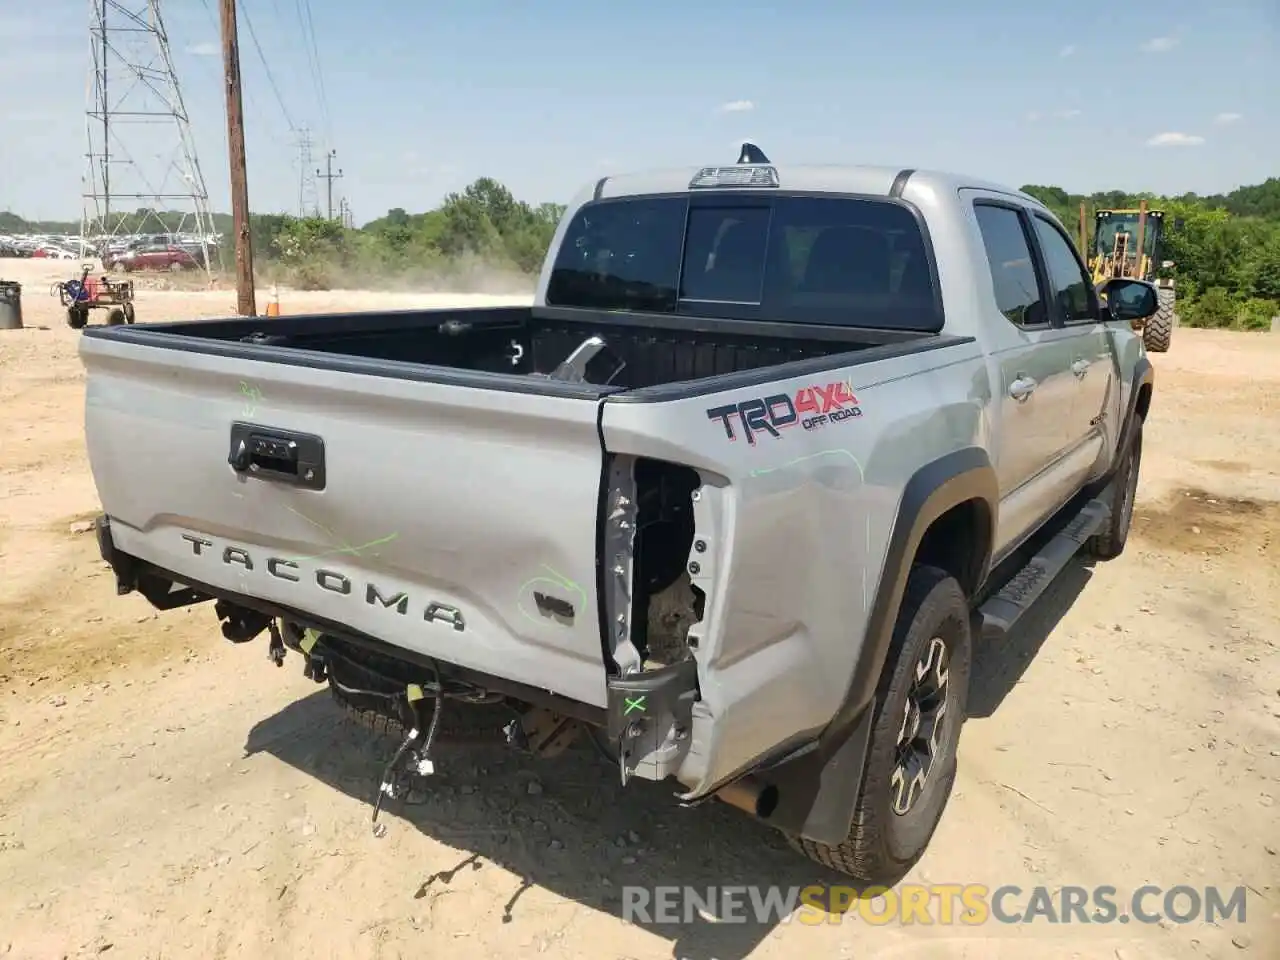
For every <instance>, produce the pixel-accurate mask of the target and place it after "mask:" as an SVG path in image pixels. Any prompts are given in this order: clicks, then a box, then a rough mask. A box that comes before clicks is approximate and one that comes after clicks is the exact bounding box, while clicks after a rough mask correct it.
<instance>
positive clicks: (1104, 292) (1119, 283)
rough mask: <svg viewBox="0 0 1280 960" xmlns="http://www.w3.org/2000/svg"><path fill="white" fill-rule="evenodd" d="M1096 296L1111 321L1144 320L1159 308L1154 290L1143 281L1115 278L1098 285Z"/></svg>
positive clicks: (1158, 301) (1153, 287) (1158, 299)
mask: <svg viewBox="0 0 1280 960" xmlns="http://www.w3.org/2000/svg"><path fill="white" fill-rule="evenodd" d="M1098 296H1099V297H1100V298H1102V300H1103V301H1104V302H1105V303H1106V305H1107V310H1108V311H1110V313H1111V317H1112V319H1113V320H1125V321H1133V320H1145V319H1146V318H1147V317H1150V316H1152V315H1153V314H1154V313H1155V312H1156V310H1158V309H1159V307H1160V298H1159V297H1158V296H1157V295H1156V288H1155V286H1153V285H1152V284H1150V283H1147V282H1146V281H1143V280H1125V279H1121V278H1118V277H1117V278H1115V279H1112V280H1108V281H1107V282H1106V283H1103V284H1101V285H1099V287H1098Z"/></svg>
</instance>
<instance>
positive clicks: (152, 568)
mask: <svg viewBox="0 0 1280 960" xmlns="http://www.w3.org/2000/svg"><path fill="white" fill-rule="evenodd" d="M94 528H95V535H96V538H97V542H98V551H99V553H100V554H101V556H102V559H103V560H104V561H105V562H106V563H107V564H108V565H109V566H110V567H111V570H112V572H113V573H114V574H115V578H116V593H117V594H119V595H124V594H128V593H133V592H135V591H136V592H138V593H141V594H142V595H143V596H144V597H145V598H146V599H147V601H148V602H150V603H151V604H152V606H154V607H156V609H159V610H171V609H174V608H176V607H182V606H190V605H192V604H195V603H202V602H206V601H210V600H222V601H225V602H227V603H231V604H236V605H238V606H240V607H243V608H245V609H248V610H252V611H256V612H258V613H261V614H264V615H266V616H269V617H280V618H284V619H286V620H290V621H293V622H295V623H298V624H300V625H302V626H304V627H310V628H313V629H315V630H317V631H319V632H321V633H327V634H332V635H334V636H337V637H339V638H341V639H342V640H345V641H348V642H350V643H353V644H357V645H359V646H362V647H365V648H367V649H370V650H374V651H376V652H380V653H382V654H384V655H387V656H391V657H395V658H398V659H400V660H404V661H407V662H409V663H416V664H419V665H421V666H422V667H423V668H424V669H434V670H438V671H439V672H440V675H441V676H442V677H451V678H457V679H459V680H464V681H467V682H469V683H472V684H475V685H477V686H481V687H484V688H486V689H488V690H491V691H493V692H496V693H501V694H505V695H507V696H510V697H514V698H517V699H519V700H523V701H525V702H527V703H531V704H534V705H536V706H541V707H545V708H547V709H549V710H553V711H555V712H557V713H559V714H561V715H562V716H569V717H575V718H577V719H579V720H582V721H583V722H585V723H588V724H591V725H593V726H598V727H603V728H605V729H606V730H607V731H608V733H609V736H610V738H611V739H613V740H615V741H616V739H617V738H618V737H619V736H621V735H622V734H623V732H624V731H625V730H626V729H627V728H628V727H630V726H632V725H633V724H636V723H641V724H644V725H645V726H651V727H652V728H653V730H654V731H655V732H658V731H662V730H665V729H666V728H667V726H668V725H669V724H670V723H671V721H672V719H673V717H675V716H677V715H680V716H683V715H685V714H686V713H687V710H688V705H689V703H690V702H691V701H692V700H696V699H697V690H698V676H697V671H696V668H695V666H694V662H693V661H692V660H686V661H683V662H682V663H679V664H677V665H675V666H673V667H670V668H667V669H664V670H659V671H653V672H650V673H647V674H644V675H640V676H631V677H627V678H625V679H623V678H619V677H613V676H610V677H609V678H607V681H606V686H607V698H608V702H607V704H606V706H605V707H604V708H601V707H598V706H595V705H593V704H589V703H584V702H581V701H578V700H573V699H570V698H567V697H563V696H560V695H558V694H555V693H551V692H550V691H548V690H545V689H543V688H540V687H534V686H530V685H527V684H523V683H520V682H517V681H513V680H509V679H506V678H503V677H497V676H493V675H491V674H487V673H482V672H479V671H476V670H473V669H470V668H467V667H462V666H459V665H457V664H452V663H447V662H444V661H440V660H437V659H435V658H431V657H428V656H426V655H424V654H422V653H419V652H418V651H415V650H411V649H408V648H405V647H402V646H399V645H393V644H390V643H387V642H386V641H384V640H380V639H378V638H376V637H371V636H368V635H366V634H362V633H359V632H358V631H354V630H352V629H351V628H350V627H348V626H346V625H344V624H341V623H336V622H333V621H329V620H326V619H324V618H321V617H317V616H315V615H314V614H311V613H308V612H306V611H304V610H299V609H297V608H294V607H290V606H288V605H285V604H282V603H279V602H276V601H272V600H264V599H261V598H258V597H253V596H250V595H247V594H242V593H237V592H235V591H233V590H228V589H226V588H224V587H218V586H215V585H211V584H208V583H202V582H196V581H194V580H192V579H191V578H190V577H186V576H180V575H178V574H175V573H174V572H172V571H169V570H165V569H163V568H162V567H159V566H157V565H155V564H153V563H150V562H149V561H147V560H144V559H141V558H139V557H136V556H133V555H131V554H129V553H126V552H124V551H123V550H121V549H120V548H119V547H117V546H116V543H115V541H114V539H113V538H112V535H111V520H110V518H109V517H107V516H106V515H102V516H99V517H98V518H96V520H95V521H94ZM871 715H872V707H870V706H869V707H868V708H867V709H866V710H865V712H864V713H863V714H862V715H861V716H860V717H859V718H858V719H857V721H856V722H855V725H854V727H853V730H852V731H851V732H850V734H849V735H848V736H846V737H844V738H842V739H841V740H840V742H839V743H838V744H836V745H835V749H834V751H830V750H820V749H815V748H816V747H817V746H818V744H817V741H816V740H815V741H812V742H809V743H806V744H803V745H799V746H795V745H793V746H792V747H791V749H789V750H787V751H786V752H785V753H784V754H783V755H782V756H777V755H776V754H775V755H772V756H766V757H761V758H759V760H758V762H757V763H753V764H751V765H749V766H748V767H747V768H745V769H743V770H742V771H741V772H740V773H739V774H736V775H734V776H733V777H731V778H728V779H727V780H725V781H723V782H721V783H718V784H717V785H716V786H715V787H714V788H713V789H712V790H710V791H708V792H706V793H703V794H701V795H699V796H697V797H693V796H691V795H685V799H686V801H687V802H692V803H698V802H701V801H703V800H707V799H710V798H711V797H712V796H714V795H715V794H716V793H718V792H719V791H720V790H723V789H725V788H727V787H730V786H731V785H733V784H735V783H738V782H745V781H748V780H751V779H754V780H755V781H758V782H757V784H756V787H755V789H762V788H765V787H771V788H773V789H774V790H775V791H776V793H777V796H778V802H777V804H776V806H775V807H773V808H772V809H771V811H770V813H769V814H768V815H767V816H761V819H763V820H764V821H765V822H766V823H768V824H769V825H770V826H773V827H775V828H777V829H779V830H782V831H784V832H787V833H790V834H793V835H797V836H805V837H808V838H810V839H813V840H817V841H820V842H824V843H830V844H835V843H839V842H841V841H842V840H843V839H844V838H845V836H846V835H847V833H848V829H849V822H850V819H851V817H852V814H853V807H854V804H855V802H856V799H857V795H858V789H859V786H860V784H861V780H862V769H863V765H864V763H865V759H866V752H867V741H868V736H869V732H870V720H871ZM713 727H714V724H713ZM713 738H714V734H713Z"/></svg>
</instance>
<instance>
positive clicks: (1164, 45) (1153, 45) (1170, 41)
mask: <svg viewBox="0 0 1280 960" xmlns="http://www.w3.org/2000/svg"><path fill="white" fill-rule="evenodd" d="M1177 45H1178V38H1177V37H1152V38H1151V39H1150V40H1148V41H1147V42H1146V43H1144V44H1143V45H1142V49H1143V50H1145V51H1146V52H1147V53H1168V52H1169V51H1170V50H1172V49H1173V48H1174V47H1176V46H1177Z"/></svg>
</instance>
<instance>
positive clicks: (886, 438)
mask: <svg viewBox="0 0 1280 960" xmlns="http://www.w3.org/2000/svg"><path fill="white" fill-rule="evenodd" d="M839 385H842V386H839ZM989 396H990V391H989V386H988V379H987V373H986V368H985V366H984V364H983V361H982V359H981V354H980V352H979V350H978V348H977V345H976V344H974V343H973V342H969V341H967V342H963V343H960V344H957V345H953V346H947V347H943V348H940V349H933V350H925V351H923V352H920V353H912V354H906V355H903V356H898V357H893V358H886V359H883V360H878V361H874V362H870V363H863V364H854V365H851V366H847V367H836V368H833V369H831V370H829V371H824V372H820V373H816V374H805V375H803V376H799V377H792V378H789V379H786V380H774V381H769V382H765V383H760V384H756V385H753V386H746V387H741V388H734V389H731V390H725V391H721V392H717V393H708V394H702V395H698V396H690V397H686V398H681V399H675V400H668V401H660V402H637V401H640V399H641V398H640V397H637V396H635V395H632V397H629V398H626V399H623V398H617V399H610V400H607V401H606V402H605V404H604V411H603V416H602V429H603V435H604V442H605V447H606V450H607V451H608V452H609V453H611V454H631V455H635V456H643V457H651V458H654V459H658V460H665V461H668V462H672V463H679V464H685V465H687V466H690V467H693V468H695V469H696V470H698V471H699V473H700V474H701V477H702V481H703V485H702V487H701V491H700V496H699V498H698V501H697V502H696V503H695V504H694V512H695V517H696V523H697V537H698V538H700V539H704V540H706V541H707V549H706V551H705V552H703V553H700V554H697V555H694V554H691V555H690V558H689V559H690V560H691V561H695V560H696V562H697V563H698V570H699V572H698V574H696V575H694V576H693V577H692V579H693V582H694V584H695V585H696V586H698V587H699V588H700V589H702V590H703V591H704V592H705V594H706V607H705V613H704V617H703V620H702V622H701V623H699V624H697V625H695V626H694V627H693V629H692V630H691V631H690V636H691V637H693V638H696V648H695V650H694V656H695V658H696V659H697V661H698V677H699V684H700V687H701V701H700V702H699V703H698V704H697V705H696V706H695V708H694V720H693V727H694V728H693V730H692V736H691V745H690V749H689V752H688V754H687V756H686V758H685V760H684V762H683V763H682V765H681V767H680V770H679V772H678V779H679V780H680V781H681V782H682V783H684V784H685V785H686V786H687V787H688V788H689V789H690V790H691V791H693V792H699V791H700V790H703V789H706V788H708V787H709V786H711V785H712V784H715V783H716V782H718V781H719V780H721V779H722V778H724V777H725V776H727V775H729V774H731V773H734V772H736V771H738V770H740V769H742V768H743V767H744V766H745V765H747V764H748V763H750V762H752V761H754V760H757V759H758V758H760V757H761V756H762V755H765V754H768V753H770V752H771V751H773V750H774V749H775V748H777V747H779V745H781V744H785V743H788V742H791V741H800V740H802V739H803V738H804V737H806V736H807V735H813V734H816V733H817V732H818V731H819V730H820V729H821V728H822V727H823V726H824V725H825V724H826V723H827V722H828V721H829V720H830V719H831V718H832V716H833V715H834V714H835V712H836V710H837V708H838V707H839V705H840V702H841V700H842V699H843V697H844V696H845V693H846V690H847V688H848V686H849V683H850V679H851V677H852V674H853V668H854V664H855V663H856V661H857V658H858V656H859V654H860V652H861V649H862V645H863V636H864V631H865V628H866V623H867V618H868V614H869V611H870V609H871V604H872V599H873V597H874V596H875V594H876V591H877V589H878V588H879V584H880V575H881V566H882V564H883V561H884V557H885V553H886V549H887V545H888V541H889V536H890V534H891V533H892V530H893V524H894V521H895V516H896V513H897V509H898V504H899V500H900V498H901V496H902V492H903V489H904V487H905V485H906V482H907V480H908V479H909V478H910V477H911V475H912V474H913V473H915V472H916V470H917V469H919V467H920V466H922V465H923V464H925V463H927V462H929V461H930V460H933V459H936V458H938V457H940V456H942V455H944V454H946V453H950V452H951V451H954V450H956V449H958V448H961V447H966V446H980V447H982V446H986V444H987V424H986V419H985V417H986V409H987V401H988V398H989ZM948 397H954V398H957V399H956V400H955V401H954V402H945V401H944V400H943V398H948ZM779 398H782V399H779ZM757 401H759V402H757ZM728 407H732V408H733V410H734V412H733V413H732V414H726V408H728ZM762 409H763V410H764V411H765V413H764V414H761V410H762ZM770 411H771V413H770ZM824 411H825V419H822V420H815V418H822V417H823V416H824ZM792 412H794V413H795V417H794V419H793V418H792V416H791V414H792ZM837 412H839V416H838V417H836V418H833V417H832V416H831V414H833V413H837ZM762 418H763V419H762ZM744 420H745V422H744ZM730 433H731V434H732V437H731V436H730Z"/></svg>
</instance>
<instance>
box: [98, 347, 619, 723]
mask: <svg viewBox="0 0 1280 960" xmlns="http://www.w3.org/2000/svg"><path fill="white" fill-rule="evenodd" d="M180 346H185V344H183V345H180ZM81 356H82V359H83V360H84V363H85V367H86V370H87V374H88V382H87V388H86V410H85V420H86V423H85V434H86V443H87V447H88V452H89V461H90V465H91V467H92V470H93V476H94V480H95V482H96V484H97V488H98V492H99V496H100V498H101V502H102V505H103V508H104V510H105V512H106V513H107V514H108V516H109V517H110V520H111V529H112V534H113V537H114V539H115V543H116V545H117V547H118V548H119V549H120V550H122V551H124V552H125V553H128V554H131V555H134V556H137V557H141V558H143V559H145V560H148V561H150V562H151V563H153V564H155V565H157V566H159V567H161V568H163V569H165V570H167V571H170V572H171V573H173V574H175V575H177V577H178V578H180V579H184V580H186V581H188V582H190V583H192V585H196V586H198V585H200V584H207V585H209V586H212V587H217V588H219V589H221V590H223V591H230V592H232V593H235V594H239V595H243V596H248V597H256V598H260V599H264V600H271V601H275V602H277V603H280V604H283V605H286V606H289V607H292V608H293V609H296V610H300V611H305V612H307V613H309V614H312V615H314V616H316V617H320V618H324V619H326V620H329V621H333V622H335V623H338V624H343V625H345V626H347V627H349V628H351V629H353V630H357V631H360V632H361V633H364V634H367V635H370V636H374V637H378V638H380V639H383V640H386V641H388V642H391V643H394V644H398V645H400V646H402V647H405V648H407V649H410V650H414V651H417V652H418V653H420V654H424V655H427V656H436V657H440V658H442V659H445V660H448V661H451V662H455V663H458V664H460V665H462V666H465V667H471V668H473V669H475V670H479V671H481V672H484V673H488V674H492V675H495V676H498V677H506V678H509V679H513V680H519V681H521V682H523V683H528V684H533V685H536V686H539V687H542V688H544V689H547V690H551V691H554V692H556V693H559V694H562V695H564V696H568V697H572V698H574V699H576V700H580V701H582V702H585V703H591V704H596V705H600V706H603V705H604V703H605V691H604V679H605V671H604V667H603V654H602V648H601V642H600V622H599V618H598V614H597V607H596V569H595V561H596V513H597V509H598V503H599V496H600V481H601V470H602V454H601V447H600V438H599V432H598V430H597V414H598V409H599V400H598V396H593V395H592V390H593V388H590V387H588V386H585V385H572V384H553V383H547V384H545V386H539V385H538V384H536V383H526V384H525V389H526V390H530V389H541V390H542V391H543V392H540V393H537V392H523V393H512V392H507V391H506V390H504V389H501V388H497V389H483V388H478V387H465V386H458V385H450V384H444V383H435V382H427V381H425V380H423V379H416V380H415V379H406V378H405V371H404V370H403V369H400V368H408V371H409V372H412V373H416V374H417V375H418V376H419V377H421V376H422V368H421V367H417V368H414V367H411V366H410V365H408V364H395V363H388V362H382V361H369V362H368V366H369V368H370V372H369V373H352V372H343V371H336V370H327V369H316V368H312V367H308V366H304V365H296V366H295V365H291V364H283V363H269V362H262V361H256V360H248V359H243V358H237V357H225V356H215V355H211V354H208V353H203V352H195V351H193V350H189V349H179V348H170V349H165V348H161V347H157V346H143V345H140V344H138V343H132V342H128V341H121V340H112V339H99V338H96V337H87V338H85V339H84V340H83V341H82V342H81ZM240 441H244V448H241V446H240ZM291 443H292V444H294V446H293V447H290V444H291Z"/></svg>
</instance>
